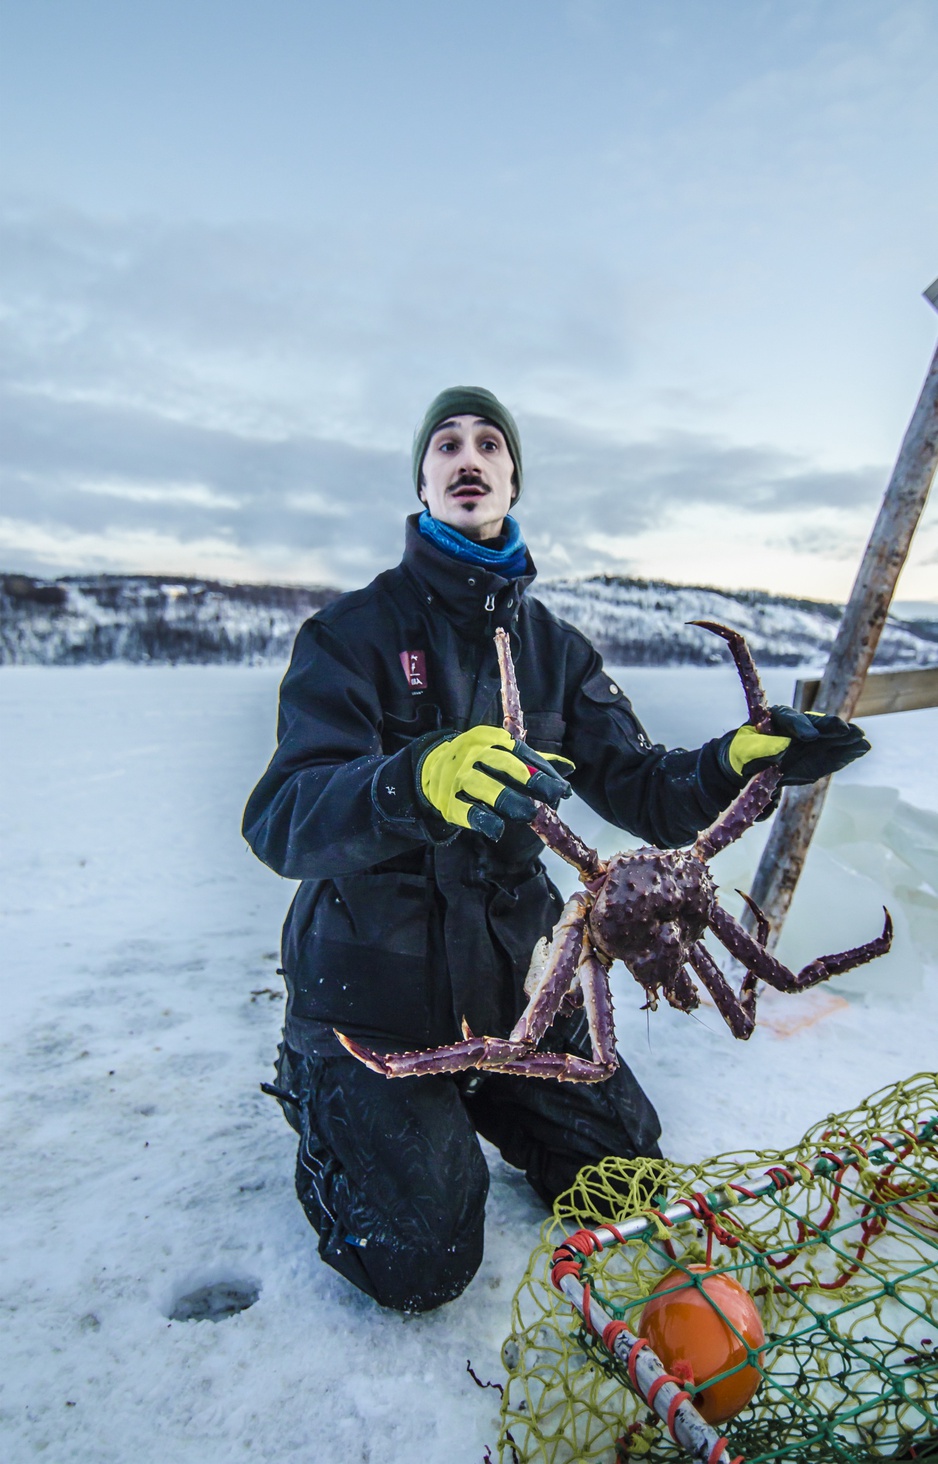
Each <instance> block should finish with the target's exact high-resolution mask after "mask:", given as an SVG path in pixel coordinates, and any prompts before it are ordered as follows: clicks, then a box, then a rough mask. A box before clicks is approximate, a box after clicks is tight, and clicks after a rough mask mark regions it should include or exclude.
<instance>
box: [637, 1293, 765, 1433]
mask: <svg viewBox="0 0 938 1464" xmlns="http://www.w3.org/2000/svg"><path fill="white" fill-rule="evenodd" d="M687 1270H688V1271H696V1272H698V1273H701V1272H702V1273H703V1275H704V1279H703V1280H702V1281H700V1282H693V1281H691V1280H690V1279H689V1278H688V1277H687V1275H685V1273H684V1271H669V1272H668V1274H667V1275H666V1276H665V1277H664V1278H663V1279H662V1280H661V1281H659V1282H658V1285H657V1286H656V1287H655V1289H654V1291H653V1292H652V1293H651V1295H650V1297H649V1298H648V1301H647V1302H646V1303H645V1308H644V1310H643V1312H642V1317H641V1322H640V1323H639V1328H640V1332H641V1335H642V1336H643V1337H644V1338H645V1339H646V1341H647V1342H648V1344H649V1346H650V1347H652V1348H653V1349H654V1351H655V1352H656V1353H657V1354H658V1356H659V1357H660V1358H661V1361H662V1362H663V1363H664V1365H665V1367H666V1368H667V1370H668V1372H669V1373H673V1374H674V1375H675V1376H677V1377H680V1378H687V1380H688V1384H689V1385H691V1386H693V1387H694V1388H698V1389H700V1390H701V1391H700V1392H698V1393H697V1394H696V1396H695V1398H694V1407H695V1408H696V1409H697V1411H698V1413H700V1414H701V1415H702V1416H703V1417H704V1418H705V1419H706V1421H707V1422H708V1423H724V1422H725V1421H726V1419H728V1418H733V1417H734V1416H735V1415H736V1414H737V1413H738V1412H739V1410H740V1409H741V1408H745V1406H746V1404H747V1403H748V1402H749V1399H750V1398H751V1397H752V1395H753V1393H754V1392H755V1391H756V1389H757V1388H758V1386H759V1384H760V1382H761V1381H762V1377H761V1374H760V1372H759V1370H758V1368H755V1367H753V1366H752V1364H751V1363H747V1362H746V1348H747V1346H748V1347H750V1348H752V1349H755V1348H757V1347H761V1346H762V1345H763V1343H764V1342H765V1333H764V1331H763V1330H762V1322H761V1320H760V1318H759V1313H758V1312H757V1311H756V1308H755V1305H754V1304H753V1300H752V1297H751V1296H750V1295H749V1292H748V1291H747V1290H746V1288H745V1287H744V1286H740V1284H739V1282H738V1281H734V1280H733V1278H732V1276H723V1275H720V1274H718V1273H717V1272H714V1271H709V1270H708V1268H707V1267H706V1266H699V1265H698V1266H688V1267H687ZM721 1312H722V1314H723V1315H722V1316H721V1315H720V1313H721ZM724 1317H726V1318H727V1320H728V1321H729V1322H730V1323H732V1326H728V1325H727V1322H726V1321H724V1320H723V1318H724ZM733 1328H735V1329H736V1330H735V1331H734V1330H733ZM737 1332H738V1333H739V1334H740V1336H739V1337H738V1336H737V1335H736V1333H737ZM741 1338H745V1342H744V1341H741V1340H740V1339H741ZM759 1361H760V1363H761V1361H762V1353H760V1354H759ZM740 1364H745V1366H740ZM737 1367H738V1368H739V1371H738V1372H734V1373H733V1374H732V1375H731V1376H730V1377H728V1378H723V1379H722V1381H721V1382H718V1383H714V1384H713V1387H711V1388H708V1387H707V1382H708V1380H709V1379H710V1378H713V1377H717V1376H718V1375H719V1374H720V1373H724V1372H727V1371H728V1370H729V1369H730V1368H737Z"/></svg>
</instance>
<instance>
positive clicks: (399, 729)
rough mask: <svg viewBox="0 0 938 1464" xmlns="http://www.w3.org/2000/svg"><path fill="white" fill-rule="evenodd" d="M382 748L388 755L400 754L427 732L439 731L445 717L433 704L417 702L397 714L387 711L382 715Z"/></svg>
mask: <svg viewBox="0 0 938 1464" xmlns="http://www.w3.org/2000/svg"><path fill="white" fill-rule="evenodd" d="M381 721H382V727H381V746H382V750H383V751H384V752H385V753H387V754H391V753H395V752H400V750H401V748H402V747H406V746H407V745H408V743H411V742H413V741H414V740H415V738H417V737H422V736H423V734H424V733H425V732H435V731H438V730H439V729H440V728H441V727H442V725H443V716H442V713H441V711H440V709H439V707H438V706H435V705H434V704H433V703H432V702H417V703H416V705H411V706H407V707H401V708H399V710H398V711H397V712H391V711H388V710H387V709H385V710H384V712H383V713H382V718H381Z"/></svg>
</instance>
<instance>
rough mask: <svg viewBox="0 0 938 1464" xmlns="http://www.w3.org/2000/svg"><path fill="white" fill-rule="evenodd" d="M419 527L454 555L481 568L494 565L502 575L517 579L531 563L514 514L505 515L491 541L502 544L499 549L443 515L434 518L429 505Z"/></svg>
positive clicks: (441, 547)
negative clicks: (442, 518)
mask: <svg viewBox="0 0 938 1464" xmlns="http://www.w3.org/2000/svg"><path fill="white" fill-rule="evenodd" d="M417 528H418V529H419V530H420V532H421V534H422V535H423V537H424V538H425V539H429V541H430V543H431V544H435V545H436V547H437V548H438V549H442V551H443V553H444V554H448V555H449V556H450V558H451V559H461V560H462V561H463V562H464V563H466V564H477V565H479V567H480V568H481V569H490V570H492V571H493V572H494V573H495V574H500V575H501V576H502V579H507V580H512V579H517V578H518V576H519V575H522V574H524V573H525V571H526V569H527V567H528V555H527V550H526V549H525V547H524V540H523V538H522V537H521V529H520V528H519V527H518V524H517V523H516V521H515V520H514V519H513V518H512V517H511V515H510V514H508V515H506V517H505V522H504V524H503V526H502V532H501V535H500V537H499V538H498V539H490V540H489V541H488V542H489V543H490V544H499V545H500V548H498V549H489V548H486V545H485V544H477V543H476V542H475V541H474V540H473V539H467V538H466V536H465V534H460V533H459V531H458V530H457V529H451V528H450V527H449V525H448V524H444V523H441V522H440V520H439V519H435V518H431V516H430V513H429V511H428V510H427V509H424V511H423V513H422V514H421V515H420V517H419V519H418V520H417Z"/></svg>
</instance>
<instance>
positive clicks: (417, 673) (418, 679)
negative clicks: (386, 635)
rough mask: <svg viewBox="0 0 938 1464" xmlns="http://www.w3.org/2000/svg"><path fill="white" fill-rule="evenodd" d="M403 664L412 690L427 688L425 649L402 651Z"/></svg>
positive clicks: (424, 689)
mask: <svg viewBox="0 0 938 1464" xmlns="http://www.w3.org/2000/svg"><path fill="white" fill-rule="evenodd" d="M400 656H401V665H402V666H403V668H404V675H405V676H406V677H407V684H408V686H410V688H411V690H412V691H426V689H427V658H426V656H425V655H424V653H423V651H401V653H400Z"/></svg>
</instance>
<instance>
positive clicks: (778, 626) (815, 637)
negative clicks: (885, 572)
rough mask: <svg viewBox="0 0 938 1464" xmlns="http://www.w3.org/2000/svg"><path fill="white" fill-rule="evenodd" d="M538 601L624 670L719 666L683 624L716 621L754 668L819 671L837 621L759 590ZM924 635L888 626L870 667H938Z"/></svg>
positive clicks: (937, 655) (553, 585) (565, 585)
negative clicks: (744, 644) (738, 636)
mask: <svg viewBox="0 0 938 1464" xmlns="http://www.w3.org/2000/svg"><path fill="white" fill-rule="evenodd" d="M537 594H538V598H539V599H541V600H543V601H544V603H545V605H548V606H549V607H550V609H551V610H553V612H554V614H555V615H559V616H560V617H561V618H562V619H563V620H569V621H571V622H572V623H573V624H574V625H576V626H579V628H580V630H582V631H583V632H584V633H585V634H586V635H588V636H589V638H590V640H591V641H592V642H593V643H594V645H596V646H598V647H599V648H600V650H601V651H602V652H603V654H604V655H605V656H607V657H608V659H609V660H612V661H616V662H618V663H619V664H620V665H623V666H666V665H675V664H680V663H691V664H694V665H698V666H706V665H715V664H716V663H718V662H720V661H724V660H726V659H727V658H728V653H727V651H726V649H725V648H724V646H723V645H721V643H720V642H719V641H717V640H716V639H715V638H714V637H712V636H709V635H705V634H702V633H701V631H700V630H698V629H697V627H696V626H694V625H689V624H688V623H687V622H688V621H693V620H717V621H720V622H721V623H722V624H724V625H731V626H733V628H734V629H735V630H741V631H742V632H743V634H744V635H745V636H746V639H747V640H748V642H749V647H750V649H751V651H752V653H753V655H754V656H755V658H756V661H757V662H758V664H759V665H761V666H809V665H821V664H823V662H824V661H826V659H827V654H828V651H829V650H830V647H831V644H832V642H833V639H834V636H835V635H836V633H837V626H838V623H839V621H840V617H841V613H842V607H841V606H840V605H829V604H825V603H823V602H822V601H817V600H795V599H790V598H788V597H787V596H781V595H769V594H766V593H765V592H763V591H761V590H739V591H732V590H715V589H707V588H705V587H702V586H694V585H671V584H667V583H666V582H665V581H663V580H634V579H623V578H621V577H619V576H616V575H593V576H591V577H590V578H589V579H570V580H552V581H550V582H548V583H547V584H544V585H539V586H538V589H537ZM930 629H932V633H934V631H935V630H938V627H931V625H930V622H927V621H918V622H916V623H915V625H914V626H913V625H910V624H906V623H905V622H903V621H900V620H896V619H893V618H890V619H889V621H888V622H887V625H886V629H885V630H884V632H883V636H882V639H881V641H880V643H879V648H878V650H877V653H876V664H877V665H878V666H880V667H886V666H930V665H938V643H936V641H935V640H934V639H931V638H930V637H929V630H930Z"/></svg>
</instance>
